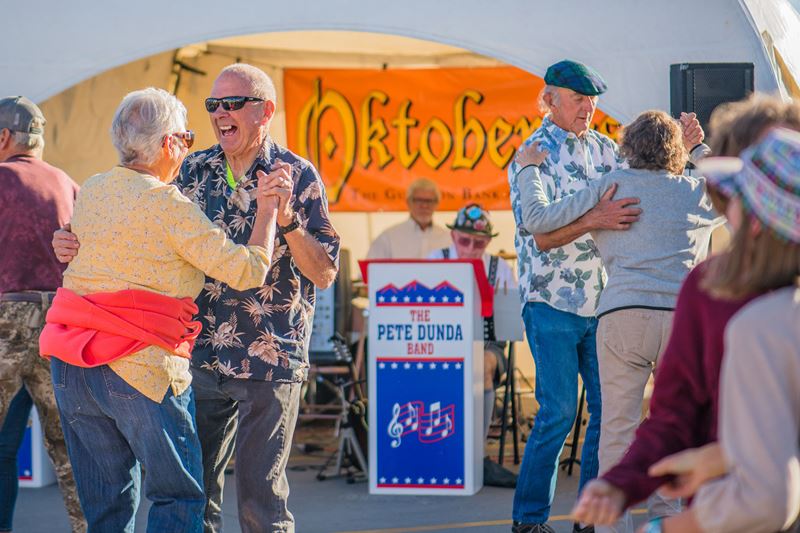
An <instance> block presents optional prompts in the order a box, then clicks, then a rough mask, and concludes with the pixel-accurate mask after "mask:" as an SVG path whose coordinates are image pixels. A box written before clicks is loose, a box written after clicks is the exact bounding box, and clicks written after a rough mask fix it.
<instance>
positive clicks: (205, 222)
mask: <svg viewBox="0 0 800 533" xmlns="http://www.w3.org/2000/svg"><path fill="white" fill-rule="evenodd" d="M72 231H73V233H75V234H76V235H77V237H78V240H79V242H80V251H79V253H78V256H77V257H76V258H75V259H74V260H73V261H72V262H71V263H70V265H69V268H68V269H67V271H66V272H65V273H64V287H65V288H67V289H70V290H72V291H74V292H76V293H78V294H89V293H95V292H110V291H120V290H125V289H139V290H147V291H152V292H156V293H159V294H164V295H167V296H171V297H174V298H182V297H186V296H188V297H190V298H193V299H194V298H196V297H197V296H198V294H200V291H201V290H202V288H203V283H204V281H205V274H208V275H209V276H211V277H213V278H215V279H218V280H221V281H223V282H225V283H228V284H229V285H231V287H233V288H235V289H239V290H243V289H247V288H252V287H259V286H261V285H262V284H263V283H264V280H265V277H266V274H267V269H268V268H269V261H270V259H269V257H267V252H266V250H265V249H264V248H262V247H260V246H244V245H239V244H235V243H234V242H233V241H231V240H230V239H228V238H227V237H226V236H225V232H224V231H222V230H221V229H220V228H218V227H217V226H215V225H214V224H213V223H212V222H211V221H210V220H209V219H208V218H207V217H206V215H205V214H204V213H203V211H202V210H200V208H199V207H197V206H196V205H195V204H193V203H192V202H190V201H189V200H188V199H187V198H186V197H184V196H183V195H182V194H181V193H180V192H179V191H178V189H177V188H176V187H175V186H174V185H170V184H165V183H162V182H161V181H159V180H158V179H157V178H155V177H153V176H148V175H144V174H140V173H138V172H136V171H134V170H130V169H127V168H124V167H115V168H113V169H112V170H110V171H109V172H106V173H103V174H98V175H96V176H92V177H91V178H89V179H88V180H87V181H86V183H85V184H84V185H83V186H82V187H81V191H80V193H79V194H78V198H77V201H76V203H75V212H74V215H73V218H72ZM109 366H110V367H111V369H112V370H113V371H114V372H116V373H117V374H118V375H119V376H120V377H121V378H122V379H124V380H125V381H126V382H127V383H128V384H130V385H131V386H132V387H134V388H135V389H136V390H138V391H139V392H141V393H142V394H143V395H145V396H146V397H148V398H150V399H151V400H153V401H155V402H161V401H162V400H163V398H164V395H165V394H166V392H167V388H168V387H172V392H173V394H175V395H178V394H181V393H183V392H184V391H185V390H186V388H187V387H188V386H189V384H190V383H191V374H190V373H189V360H187V359H184V358H182V357H179V356H176V355H173V354H171V353H169V352H167V351H166V350H164V349H162V348H158V347H154V346H151V347H148V348H145V349H143V350H141V351H139V352H136V353H134V354H131V355H130V356H128V357H124V358H122V359H118V360H117V361H114V362H112V363H111V364H110V365H109Z"/></svg>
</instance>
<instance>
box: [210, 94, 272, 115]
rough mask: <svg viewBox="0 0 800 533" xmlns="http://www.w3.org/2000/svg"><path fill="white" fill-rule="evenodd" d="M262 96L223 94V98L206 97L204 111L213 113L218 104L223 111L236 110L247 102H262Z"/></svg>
mask: <svg viewBox="0 0 800 533" xmlns="http://www.w3.org/2000/svg"><path fill="white" fill-rule="evenodd" d="M263 101H264V99H263V98H256V97H255V96H225V97H223V98H206V111H208V112H209V113H213V112H214V111H216V110H217V108H218V107H219V105H220V104H222V109H224V110H225V111H237V110H239V109H241V108H243V107H244V104H246V103H247V102H263Z"/></svg>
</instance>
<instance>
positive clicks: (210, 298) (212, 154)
mask: <svg viewBox="0 0 800 533" xmlns="http://www.w3.org/2000/svg"><path fill="white" fill-rule="evenodd" d="M278 160H279V161H284V162H286V163H289V164H291V166H292V179H293V180H294V191H293V193H292V198H291V200H290V201H291V202H292V206H293V208H294V210H295V212H297V213H298V215H299V216H300V221H301V224H302V227H303V228H304V229H305V230H306V231H307V232H308V233H310V234H311V235H312V236H313V237H314V238H316V239H317V241H318V242H319V243H320V244H322V246H323V247H324V249H325V251H326V253H327V254H328V257H329V258H330V259H331V261H333V262H334V264H337V265H338V262H339V235H338V234H337V233H336V230H334V228H333V225H332V224H331V221H330V219H329V217H328V200H327V197H326V195H325V188H324V185H323V183H322V180H321V179H320V177H319V174H318V173H317V171H316V169H314V167H313V166H312V165H311V163H309V162H308V161H306V160H304V159H302V158H300V157H298V156H297V155H295V154H293V153H292V152H290V151H289V150H287V149H286V148H283V147H281V146H279V145H277V144H275V143H273V142H272V141H271V140H269V139H267V140H266V141H265V142H264V146H263V147H262V150H261V153H260V154H259V156H258V157H257V158H256V161H255V163H254V164H253V166H252V167H251V168H250V170H249V171H248V172H247V174H246V175H245V176H244V177H243V178H242V179H241V180H240V181H239V182H238V183H237V186H236V188H235V189H233V190H232V189H231V188H230V187H229V186H228V184H227V181H226V168H227V166H226V165H227V163H226V160H225V154H224V152H223V151H222V149H221V148H220V146H219V145H215V146H213V147H212V148H210V149H208V150H204V151H202V152H195V153H194V154H191V155H190V156H188V157H187V158H186V161H184V163H183V167H182V168H181V174H180V177H179V178H178V180H177V182H176V183H177V184H178V186H179V187H180V188H181V189H182V190H183V193H184V194H185V195H186V196H187V197H188V198H189V199H191V200H192V201H193V202H194V203H196V204H197V205H199V206H200V207H201V208H202V209H203V211H205V213H206V215H208V217H209V218H210V219H211V220H212V222H214V224H216V225H217V226H219V227H220V228H222V229H223V230H224V231H225V233H226V234H227V235H228V237H230V238H231V239H232V240H233V241H234V242H237V243H242V244H245V243H247V241H248V240H249V239H250V233H251V231H252V227H253V220H254V218H255V213H256V200H255V193H256V186H257V180H258V179H257V177H256V169H258V168H261V169H262V170H265V171H267V172H268V171H269V169H270V167H271V166H272V164H273V163H274V162H275V161H278ZM315 297H316V293H315V288H314V284H313V282H312V281H311V280H309V279H308V278H307V277H305V276H304V275H303V274H302V273H301V272H300V269H299V268H298V267H297V264H296V263H295V261H294V259H293V258H292V253H291V251H290V250H289V246H288V245H287V243H286V240H285V238H284V237H283V235H281V234H280V230H279V231H278V234H277V236H276V240H275V251H274V253H273V256H272V265H271V266H270V270H269V272H268V273H267V280H266V282H265V284H264V285H263V286H262V287H260V288H258V289H252V290H246V291H237V290H234V289H233V288H231V287H229V286H228V285H226V284H225V283H223V282H221V281H219V280H216V279H213V278H209V277H207V278H206V280H205V285H204V287H203V291H202V292H201V293H200V296H199V297H198V298H197V305H198V307H199V308H200V311H199V320H200V321H201V322H202V324H203V332H202V333H201V335H200V337H199V338H198V339H197V343H196V344H195V348H194V352H193V353H192V365H193V366H195V367H199V368H203V369H206V370H211V371H214V372H217V373H219V374H221V375H223V376H228V377H232V378H239V379H255V380H264V381H275V382H297V381H303V380H305V379H306V377H307V375H308V342H309V338H310V336H311V321H312V319H313V317H314V301H315Z"/></svg>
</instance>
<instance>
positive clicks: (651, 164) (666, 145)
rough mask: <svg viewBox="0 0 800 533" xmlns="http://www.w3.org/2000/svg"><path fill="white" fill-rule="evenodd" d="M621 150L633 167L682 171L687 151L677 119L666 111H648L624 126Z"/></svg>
mask: <svg viewBox="0 0 800 533" xmlns="http://www.w3.org/2000/svg"><path fill="white" fill-rule="evenodd" d="M619 149H620V154H621V155H622V156H623V157H624V158H625V159H627V160H628V165H629V166H630V167H631V168H642V169H647V170H666V171H668V172H670V173H672V174H683V169H684V167H685V166H686V161H687V159H688V154H687V153H686V148H684V146H683V133H682V131H681V127H680V126H679V125H678V123H677V122H676V121H675V120H674V119H673V118H672V117H670V116H669V115H668V114H666V113H664V112H663V111H645V112H644V113H642V114H641V115H639V116H638V117H636V120H634V121H633V122H631V123H630V124H629V125H627V126H625V128H623V130H622V140H621V144H620V148H619Z"/></svg>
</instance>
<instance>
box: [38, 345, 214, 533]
mask: <svg viewBox="0 0 800 533" xmlns="http://www.w3.org/2000/svg"><path fill="white" fill-rule="evenodd" d="M51 364H52V375H53V387H54V389H55V394H56V401H57V402H58V410H59V413H60V414H61V424H62V426H63V429H64V437H65V439H66V442H67V450H68V451H69V458H70V461H71V462H72V469H73V471H74V474H75V481H76V483H77V485H78V495H79V497H80V500H81V506H82V507H83V511H84V514H85V515H86V520H87V522H88V523H89V531H97V532H102V531H114V532H126V533H128V532H130V533H132V532H133V527H134V517H135V515H136V509H137V507H138V506H139V488H140V485H141V469H140V465H141V466H142V467H143V468H144V471H145V479H144V493H145V496H146V497H147V498H148V499H149V500H150V501H151V502H152V506H151V507H150V514H149V516H148V521H147V531H148V532H152V533H156V532H158V533H161V532H165V531H180V532H187V533H190V532H196V533H200V532H201V531H202V530H203V511H204V509H205V496H204V495H203V466H202V457H201V450H200V441H199V440H198V438H197V426H196V424H195V418H194V415H195V411H194V392H193V391H192V388H191V387H189V388H188V389H187V390H186V391H184V392H183V393H182V394H181V395H179V396H174V395H173V393H172V390H171V389H169V390H167V391H166V395H165V396H164V399H163V400H162V401H161V403H156V402H154V401H152V400H150V399H149V398H147V397H146V396H144V395H142V394H141V393H140V392H139V391H137V390H136V389H135V388H133V387H132V386H131V385H129V384H128V383H127V382H126V381H125V380H123V379H122V378H121V377H119V376H118V375H117V374H115V373H114V371H113V370H111V368H109V367H108V366H107V365H104V366H99V367H95V368H80V367H76V366H72V365H68V364H66V363H63V362H61V361H59V360H58V359H56V358H52V362H51Z"/></svg>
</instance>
